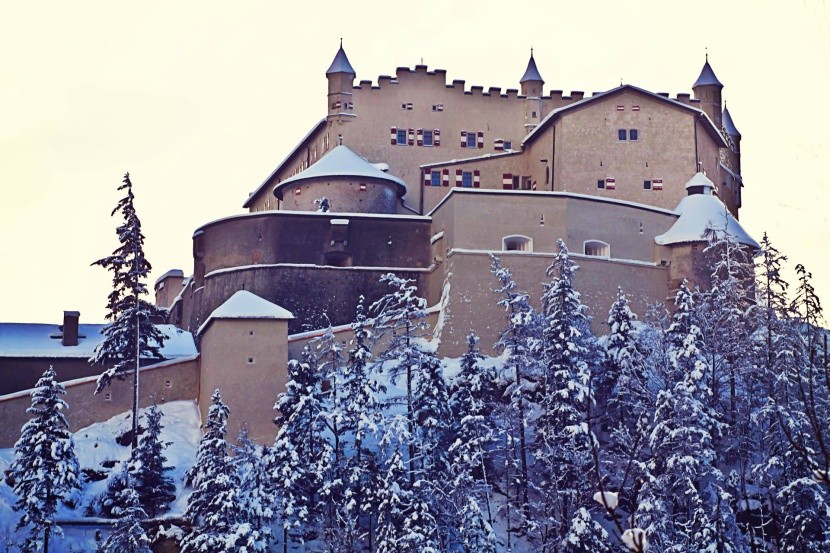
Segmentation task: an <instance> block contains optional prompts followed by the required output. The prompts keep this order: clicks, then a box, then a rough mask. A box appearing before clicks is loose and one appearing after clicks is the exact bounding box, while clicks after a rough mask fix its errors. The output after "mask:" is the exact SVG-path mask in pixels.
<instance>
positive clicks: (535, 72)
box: [519, 51, 545, 83]
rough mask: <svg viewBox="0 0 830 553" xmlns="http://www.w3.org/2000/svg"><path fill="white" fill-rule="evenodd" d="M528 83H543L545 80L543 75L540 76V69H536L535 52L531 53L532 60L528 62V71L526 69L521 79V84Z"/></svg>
mask: <svg viewBox="0 0 830 553" xmlns="http://www.w3.org/2000/svg"><path fill="white" fill-rule="evenodd" d="M526 81H540V82H542V83H544V82H545V80H544V79H543V78H542V75H540V74H539V69H538V68H537V67H536V60H535V59H533V51H531V52H530V60H529V61H528V62H527V69H525V74H524V75H522V78H521V79H519V82H520V83H523V82H526Z"/></svg>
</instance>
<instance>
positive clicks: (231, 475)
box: [181, 390, 245, 553]
mask: <svg viewBox="0 0 830 553" xmlns="http://www.w3.org/2000/svg"><path fill="white" fill-rule="evenodd" d="M228 413H229V410H228V407H227V406H226V405H225V404H224V403H223V402H222V397H221V395H220V394H219V390H216V391H215V392H214V393H213V396H212V397H211V406H210V408H209V409H208V416H207V421H206V422H205V424H204V426H205V428H206V429H207V430H206V431H205V434H204V436H202V439H201V440H200V441H199V449H198V451H197V452H196V464H195V465H194V466H193V467H192V468H191V469H190V470H189V471H188V472H187V475H186V481H187V482H188V483H189V485H190V486H191V487H192V488H193V492H192V493H191V494H190V496H189V497H188V500H187V510H186V511H185V515H184V516H185V519H187V521H188V522H189V523H190V525H191V528H190V531H189V532H188V533H187V534H186V535H185V537H184V539H183V540H182V543H181V547H182V553H196V552H203V551H207V552H212V551H217V552H218V551H227V550H229V549H236V547H237V546H240V545H242V543H240V542H243V538H244V537H245V536H244V535H242V534H241V532H240V531H239V530H240V528H239V526H238V525H237V522H238V516H239V512H240V508H241V505H240V502H239V498H238V494H239V477H238V474H237V472H236V470H235V467H234V465H233V462H232V461H231V459H230V457H229V455H228V443H227V441H226V435H227V421H228ZM243 543H244V542H243Z"/></svg>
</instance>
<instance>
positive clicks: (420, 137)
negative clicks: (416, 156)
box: [418, 129, 424, 146]
mask: <svg viewBox="0 0 830 553" xmlns="http://www.w3.org/2000/svg"><path fill="white" fill-rule="evenodd" d="M423 145H424V129H418V146H423Z"/></svg>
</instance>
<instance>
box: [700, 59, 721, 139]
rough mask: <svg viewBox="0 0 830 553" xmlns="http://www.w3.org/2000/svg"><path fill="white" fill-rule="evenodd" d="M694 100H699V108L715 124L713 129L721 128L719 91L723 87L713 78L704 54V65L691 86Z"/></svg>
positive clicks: (710, 67) (713, 74) (715, 77)
mask: <svg viewBox="0 0 830 553" xmlns="http://www.w3.org/2000/svg"><path fill="white" fill-rule="evenodd" d="M692 90H693V91H694V93H695V99H696V100H700V107H701V109H702V110H703V112H704V113H705V114H706V115H708V116H709V119H711V120H712V121H713V122H714V123H715V127H717V128H718V129H720V128H721V124H722V121H721V90H723V85H722V84H721V82H720V81H719V80H718V78H717V76H715V72H714V71H713V70H712V66H711V65H709V54H708V53H707V54H706V63H704V64H703V69H701V71H700V76H699V77H698V78H697V80H696V81H695V84H693V85H692Z"/></svg>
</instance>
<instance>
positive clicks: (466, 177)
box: [461, 171, 473, 188]
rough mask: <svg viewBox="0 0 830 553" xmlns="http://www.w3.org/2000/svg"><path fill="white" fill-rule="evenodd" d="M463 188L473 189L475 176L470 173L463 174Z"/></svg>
mask: <svg viewBox="0 0 830 553" xmlns="http://www.w3.org/2000/svg"><path fill="white" fill-rule="evenodd" d="M461 186H462V187H463V188H472V187H473V174H472V173H471V172H469V171H464V172H463V173H461Z"/></svg>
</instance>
